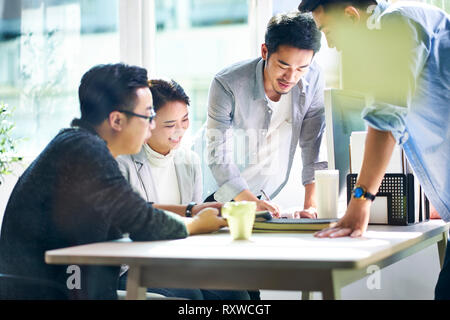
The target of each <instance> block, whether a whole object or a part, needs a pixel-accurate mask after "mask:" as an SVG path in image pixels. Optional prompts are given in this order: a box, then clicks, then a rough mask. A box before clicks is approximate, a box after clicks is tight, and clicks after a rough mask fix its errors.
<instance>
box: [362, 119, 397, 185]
mask: <svg viewBox="0 0 450 320" xmlns="http://www.w3.org/2000/svg"><path fill="white" fill-rule="evenodd" d="M394 147H395V139H394V137H393V136H392V133H391V132H390V131H379V130H375V129H373V128H371V127H369V130H368V133H367V138H366V143H365V150H364V160H363V163H362V167H361V172H360V174H359V175H358V182H357V184H358V185H361V186H363V187H365V188H366V189H367V191H368V192H370V193H372V194H376V193H377V191H378V188H379V187H380V184H381V181H382V180H383V177H384V174H385V172H386V168H387V166H388V165H389V161H390V159H391V156H392V152H393V151H394Z"/></svg>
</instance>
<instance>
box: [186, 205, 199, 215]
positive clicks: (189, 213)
mask: <svg viewBox="0 0 450 320" xmlns="http://www.w3.org/2000/svg"><path fill="white" fill-rule="evenodd" d="M196 205H197V203H196V202H189V204H188V205H187V207H186V213H185V216H186V217H188V218H191V217H192V208H193V207H194V206H196Z"/></svg>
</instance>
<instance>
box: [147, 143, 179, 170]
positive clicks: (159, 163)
mask: <svg viewBox="0 0 450 320" xmlns="http://www.w3.org/2000/svg"><path fill="white" fill-rule="evenodd" d="M143 148H144V151H145V155H146V157H147V159H148V161H149V162H150V164H151V165H152V166H154V167H159V168H163V167H167V166H168V165H169V164H170V163H172V162H173V157H174V154H175V152H174V150H171V151H170V152H169V153H168V154H167V155H162V154H160V153H158V152H156V151H155V150H153V149H152V148H150V147H149V145H148V144H144V146H143Z"/></svg>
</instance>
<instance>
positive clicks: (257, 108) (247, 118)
mask: <svg viewBox="0 0 450 320" xmlns="http://www.w3.org/2000/svg"><path fill="white" fill-rule="evenodd" d="M263 67H264V60H262V59H261V58H258V59H255V60H251V61H245V62H241V63H237V64H235V65H233V66H231V67H229V68H226V69H225V70H222V71H221V72H219V73H218V74H217V75H216V76H215V77H214V80H213V81H212V84H211V87H210V91H209V101H208V119H207V139H208V162H209V167H210V169H211V172H212V175H213V176H214V178H215V180H216V182H217V185H218V189H217V191H216V193H215V199H216V200H217V201H221V202H224V201H230V200H232V199H234V198H235V197H236V196H237V195H238V194H239V193H241V192H242V191H243V190H245V189H249V186H248V183H247V181H245V179H244V178H243V177H242V176H241V172H243V170H245V169H246V168H247V167H248V166H249V165H250V164H251V161H250V160H251V159H250V160H249V158H251V156H252V155H253V154H255V153H256V152H257V151H258V146H259V145H258V143H260V142H261V141H264V135H265V133H267V130H268V128H269V124H270V120H271V110H270V107H269V105H268V102H267V98H266V95H265V91H264V83H263ZM324 84H325V81H324V77H323V74H322V72H321V70H320V69H319V66H318V65H317V64H315V63H312V64H311V66H310V69H309V71H308V73H307V74H306V75H305V76H304V77H303V78H302V79H301V80H300V82H299V83H298V85H297V86H294V88H292V135H291V141H280V143H288V144H289V150H290V151H289V156H288V157H287V158H286V159H285V161H286V163H287V166H286V167H287V168H288V169H287V172H286V173H284V172H283V173H277V174H285V177H284V182H282V183H281V185H277V186H275V187H274V188H273V189H274V190H275V191H274V192H273V193H272V194H271V195H270V196H271V197H275V196H276V195H277V194H278V193H279V192H280V190H281V189H282V188H283V187H284V185H285V184H286V182H287V180H288V178H289V173H290V170H291V167H292V162H293V159H294V154H295V151H296V148H297V144H299V145H300V147H301V150H302V161H303V172H302V182H303V184H304V185H305V184H308V183H311V182H312V181H313V180H314V171H315V170H317V169H325V168H327V162H320V161H319V149H320V144H321V140H322V135H323V131H324V129H325V115H324V92H323V91H324ZM238 132H241V133H242V132H246V133H248V136H249V137H248V138H249V139H250V138H255V139H256V140H257V141H258V143H257V144H251V143H247V148H246V150H245V151H244V153H245V154H244V157H246V159H245V161H242V162H240V163H237V162H236V161H235V160H234V159H235V157H236V154H234V152H235V146H234V145H233V139H234V138H235V137H233V136H236V134H237V133H238ZM241 152H242V151H241ZM237 156H238V157H241V156H242V155H237ZM281 166H282V165H281ZM281 166H280V167H281ZM262 174H263V173H262ZM277 180H278V179H277ZM257 191H259V190H257Z"/></svg>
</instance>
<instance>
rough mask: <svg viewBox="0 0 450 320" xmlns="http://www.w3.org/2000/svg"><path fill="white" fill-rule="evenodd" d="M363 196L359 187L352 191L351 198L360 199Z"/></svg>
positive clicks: (362, 191)
mask: <svg viewBox="0 0 450 320" xmlns="http://www.w3.org/2000/svg"><path fill="white" fill-rule="evenodd" d="M363 195H364V190H363V189H362V188H361V187H358V188H355V190H353V196H354V197H355V198H361V197H362V196H363Z"/></svg>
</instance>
